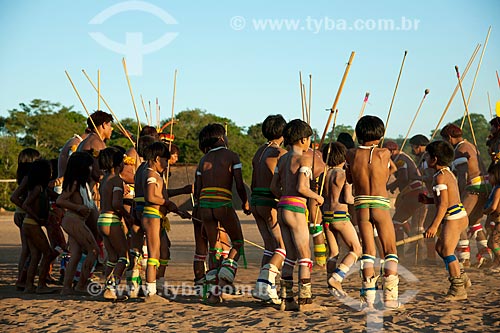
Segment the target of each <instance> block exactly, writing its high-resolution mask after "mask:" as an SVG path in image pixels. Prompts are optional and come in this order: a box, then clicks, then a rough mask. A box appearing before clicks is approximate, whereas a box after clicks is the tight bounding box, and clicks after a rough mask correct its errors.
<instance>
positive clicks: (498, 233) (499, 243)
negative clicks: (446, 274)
mask: <svg viewBox="0 0 500 333" xmlns="http://www.w3.org/2000/svg"><path fill="white" fill-rule="evenodd" d="M488 175H489V181H490V184H491V185H492V186H493V189H492V191H491V193H490V196H489V198H488V201H487V202H486V206H485V208H484V211H483V212H484V214H487V215H488V220H489V221H490V225H491V226H492V229H493V230H492V233H491V234H490V237H489V240H488V243H489V244H488V246H489V247H490V249H491V250H492V251H493V254H494V255H495V259H494V260H493V265H492V267H491V269H490V270H491V272H493V273H498V272H500V214H499V212H498V210H499V209H500V190H499V189H500V163H492V164H491V165H490V167H489V168H488Z"/></svg>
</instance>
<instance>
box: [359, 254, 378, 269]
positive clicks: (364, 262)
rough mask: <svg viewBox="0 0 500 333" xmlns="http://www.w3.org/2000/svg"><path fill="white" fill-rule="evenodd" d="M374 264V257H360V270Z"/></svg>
mask: <svg viewBox="0 0 500 333" xmlns="http://www.w3.org/2000/svg"><path fill="white" fill-rule="evenodd" d="M374 264H375V256H372V255H369V254H363V255H362V256H361V270H363V269H365V266H368V267H373V265H374Z"/></svg>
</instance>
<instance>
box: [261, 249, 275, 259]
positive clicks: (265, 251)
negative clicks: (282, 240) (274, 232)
mask: <svg viewBox="0 0 500 333" xmlns="http://www.w3.org/2000/svg"><path fill="white" fill-rule="evenodd" d="M263 256H264V257H269V258H271V257H272V256H273V251H269V250H264V254H263Z"/></svg>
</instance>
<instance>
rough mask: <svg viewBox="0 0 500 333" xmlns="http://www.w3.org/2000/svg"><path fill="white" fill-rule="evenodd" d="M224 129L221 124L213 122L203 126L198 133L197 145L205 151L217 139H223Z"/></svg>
mask: <svg viewBox="0 0 500 333" xmlns="http://www.w3.org/2000/svg"><path fill="white" fill-rule="evenodd" d="M224 135H226V130H225V129H224V126H222V125H221V124H217V123H213V124H208V125H207V126H205V127H203V128H202V129H201V131H200V134H199V135H198V146H199V148H200V150H201V151H203V152H206V151H207V150H208V149H210V148H212V146H213V145H215V144H216V143H217V142H218V141H219V140H221V139H224Z"/></svg>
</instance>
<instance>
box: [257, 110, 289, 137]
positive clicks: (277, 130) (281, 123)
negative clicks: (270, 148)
mask: <svg viewBox="0 0 500 333" xmlns="http://www.w3.org/2000/svg"><path fill="white" fill-rule="evenodd" d="M285 126H286V120H285V118H283V116H282V115H280V114H277V115H270V116H267V118H266V119H265V120H264V122H263V123H262V134H263V135H264V137H265V138H266V139H267V140H269V141H271V140H275V139H279V138H281V137H282V136H283V129H284V128H285Z"/></svg>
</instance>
